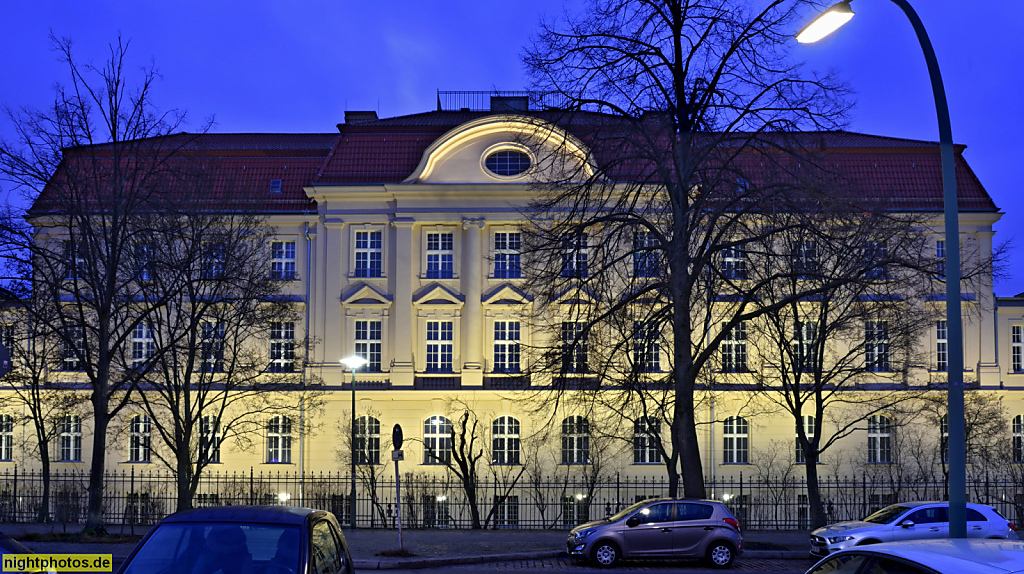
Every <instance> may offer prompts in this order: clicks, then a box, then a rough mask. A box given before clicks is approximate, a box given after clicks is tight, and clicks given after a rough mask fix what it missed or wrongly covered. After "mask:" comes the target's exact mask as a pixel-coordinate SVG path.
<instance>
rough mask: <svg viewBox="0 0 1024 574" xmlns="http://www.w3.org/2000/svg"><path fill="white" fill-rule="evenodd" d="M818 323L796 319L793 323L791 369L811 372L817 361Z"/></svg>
mask: <svg viewBox="0 0 1024 574" xmlns="http://www.w3.org/2000/svg"><path fill="white" fill-rule="evenodd" d="M817 355H818V324H817V323H816V322H814V321H797V322H795V323H794V324H793V371H794V372H799V373H813V372H814V370H815V369H814V368H815V366H816V365H817V362H818V356H817Z"/></svg>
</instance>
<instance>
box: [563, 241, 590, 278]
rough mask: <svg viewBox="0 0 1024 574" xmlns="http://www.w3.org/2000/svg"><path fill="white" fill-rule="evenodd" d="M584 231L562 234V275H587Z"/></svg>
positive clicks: (582, 276) (580, 276) (587, 250)
mask: <svg viewBox="0 0 1024 574" xmlns="http://www.w3.org/2000/svg"><path fill="white" fill-rule="evenodd" d="M588 257H589V248H588V247H587V234H586V233H578V234H577V233H567V234H565V235H564V236H562V277H576V278H580V279H585V278H586V277H587V276H588V270H587V258H588Z"/></svg>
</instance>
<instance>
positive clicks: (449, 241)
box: [427, 233, 455, 279]
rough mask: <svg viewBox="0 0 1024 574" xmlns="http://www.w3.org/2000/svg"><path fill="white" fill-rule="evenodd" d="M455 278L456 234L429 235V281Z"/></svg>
mask: <svg viewBox="0 0 1024 574" xmlns="http://www.w3.org/2000/svg"><path fill="white" fill-rule="evenodd" d="M453 277H455V234H453V233H428V234H427V279H452V278H453Z"/></svg>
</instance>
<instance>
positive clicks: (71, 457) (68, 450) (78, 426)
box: [57, 414, 82, 462]
mask: <svg viewBox="0 0 1024 574" xmlns="http://www.w3.org/2000/svg"><path fill="white" fill-rule="evenodd" d="M57 431H58V435H57V457H58V458H57V460H59V461H61V462H82V418H81V417H79V416H78V415H72V414H66V415H64V416H62V417H61V418H60V422H59V423H58V429H57Z"/></svg>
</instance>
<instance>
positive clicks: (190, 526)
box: [118, 506, 355, 574]
mask: <svg viewBox="0 0 1024 574" xmlns="http://www.w3.org/2000/svg"><path fill="white" fill-rule="evenodd" d="M118 572H119V573H121V574H353V572H355V568H354V567H353V565H352V557H351V556H350V555H349V552H348V544H347V543H346V542H345V536H344V535H343V534H342V532H341V528H340V527H339V526H338V521H337V519H336V518H335V517H334V515H333V514H331V513H330V512H326V511H323V510H313V509H310V508H293V507H288V506H221V507H214V508H202V509H197V510H186V511H184V512H178V513H175V514H172V515H170V516H168V517H167V518H164V519H163V520H161V521H160V522H159V523H158V524H157V525H156V526H154V527H153V529H152V530H150V531H149V534H147V535H146V537H145V538H143V539H142V541H141V542H139V545H138V546H136V547H135V550H133V551H132V553H131V555H130V556H128V560H126V561H125V563H124V565H122V566H121V569H120V570H119V571H118Z"/></svg>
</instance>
